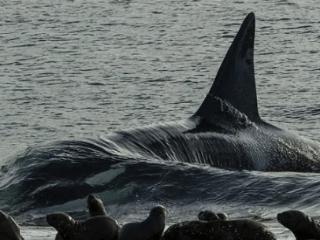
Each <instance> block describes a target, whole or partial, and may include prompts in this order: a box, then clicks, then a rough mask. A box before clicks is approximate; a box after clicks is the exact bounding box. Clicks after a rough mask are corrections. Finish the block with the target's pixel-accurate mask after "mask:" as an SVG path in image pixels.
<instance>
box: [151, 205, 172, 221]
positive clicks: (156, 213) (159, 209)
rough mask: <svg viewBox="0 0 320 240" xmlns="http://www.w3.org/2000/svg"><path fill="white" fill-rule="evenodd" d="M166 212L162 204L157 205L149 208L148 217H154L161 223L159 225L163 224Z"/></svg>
mask: <svg viewBox="0 0 320 240" xmlns="http://www.w3.org/2000/svg"><path fill="white" fill-rule="evenodd" d="M166 212H167V210H166V208H165V207H164V206H161V205H158V206H156V207H154V208H152V209H151V210H150V213H149V217H148V219H156V220H157V221H159V222H160V223H161V225H164V224H165V219H166Z"/></svg>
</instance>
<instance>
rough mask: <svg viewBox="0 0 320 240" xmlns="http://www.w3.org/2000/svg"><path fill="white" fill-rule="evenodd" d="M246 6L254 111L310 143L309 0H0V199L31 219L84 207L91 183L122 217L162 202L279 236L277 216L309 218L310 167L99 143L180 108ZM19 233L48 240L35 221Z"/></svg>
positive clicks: (315, 187)
mask: <svg viewBox="0 0 320 240" xmlns="http://www.w3.org/2000/svg"><path fill="white" fill-rule="evenodd" d="M250 11H254V12H255V13H256V16H257V31H256V57H255V63H256V80H257V82H256V84H257V94H258V100H259V110H260V115H261V116H262V118H263V119H264V120H266V121H268V122H271V123H272V124H274V125H276V126H279V127H281V128H284V129H288V130H290V131H293V132H295V133H298V134H299V135H302V136H305V137H307V138H310V139H312V140H315V141H319V140H320V132H319V129H320V120H319V116H320V104H319V95H320V64H319V63H320V62H319V51H320V17H319V16H320V6H319V4H318V2H317V0H307V1H302V0H301V1H298V0H295V1H289V0H278V1H276V0H271V1H212V0H199V1H189V2H187V1H151V2H150V1H144V0H141V1H130V0H129V1H99V0H96V1H78V0H75V1H47V0H42V1H32V0H28V1H0V13H1V14H0V43H1V44H0V53H1V55H0V56H1V60H0V112H1V114H0V136H1V143H0V151H1V156H0V166H1V165H2V166H4V167H3V169H2V171H1V172H0V204H1V209H4V210H6V211H9V212H10V213H12V214H13V215H14V216H16V217H17V219H18V220H19V222H21V223H25V224H36V225H42V224H43V219H42V217H43V216H44V215H45V214H46V213H48V212H52V211H68V212H71V213H72V214H73V215H74V216H76V217H84V216H85V214H86V213H85V212H84V208H85V197H86V196H87V194H89V193H91V192H94V193H96V194H98V195H99V196H100V197H101V198H103V200H104V201H105V203H106V205H107V206H108V210H109V212H110V214H111V215H112V216H114V217H116V218H117V219H119V222H121V223H124V222H129V221H132V220H137V219H141V218H143V217H144V216H145V215H146V214H147V212H148V209H150V207H151V206H153V205H154V204H157V203H161V204H163V205H165V206H167V207H168V209H169V216H168V223H169V224H170V223H174V222H177V221H181V220H185V219H194V218H195V217H196V215H197V213H198V212H199V211H200V210H203V209H211V210H214V211H225V212H227V213H228V214H229V215H230V216H231V217H250V218H254V219H257V220H258V221H261V222H263V223H265V224H267V225H268V226H270V227H271V230H272V231H273V232H274V233H275V234H277V236H278V237H279V239H292V236H291V235H290V233H288V232H287V231H286V230H285V229H284V228H281V226H280V225H279V224H278V223H277V222H276V220H275V216H276V213H278V212H280V211H283V210H287V209H292V208H295V209H300V210H303V211H305V212H306V213H309V214H311V215H312V216H317V217H318V216H320V204H319V201H318V199H319V196H320V191H319V190H320V175H319V174H317V173H292V172H285V173H271V172H267V173H266V172H258V171H228V170H222V169H217V168H212V167H208V166H203V165H195V164H193V165H191V164H181V163H174V162H169V163H168V162H162V161H159V160H158V159H148V158H145V157H143V156H140V155H135V154H133V153H132V152H126V151H125V150H123V151H117V152H113V151H110V148H108V144H107V143H106V141H105V139H106V136H107V135H108V134H109V133H110V132H113V131H117V130H124V129H128V128H134V127H138V126H145V125H148V124H154V123H155V124H156V123H159V122H160V123H162V122H168V121H176V120H181V119H185V118H187V117H189V116H191V115H192V114H193V113H194V111H195V110H197V108H198V107H199V105H200V104H201V102H202V100H203V99H204V97H205V95H206V94H207V92H208V90H209V88H210V86H211V83H212V81H211V79H213V78H214V76H215V74H216V72H217V69H218V67H219V65H220V63H221V61H222V59H223V57H224V54H225V52H226V51H227V49H228V47H229V45H230V43H231V41H232V38H233V36H234V35H235V34H236V32H237V30H238V28H239V25H240V23H241V22H242V20H243V18H244V17H245V15H246V14H247V13H248V12H250ZM62 141H63V142H62ZM106 158H107V159H108V161H105V159H106ZM24 233H25V234H26V238H27V239H32V240H34V239H38V238H37V236H40V235H41V237H39V239H50V238H51V239H52V232H51V231H50V230H48V229H40V230H39V229H34V228H26V229H24ZM50 234H51V235H50Z"/></svg>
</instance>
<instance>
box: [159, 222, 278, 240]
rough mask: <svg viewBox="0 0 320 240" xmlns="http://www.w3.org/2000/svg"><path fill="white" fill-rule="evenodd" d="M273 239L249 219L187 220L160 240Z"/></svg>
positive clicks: (169, 229) (173, 226) (170, 229)
mask: <svg viewBox="0 0 320 240" xmlns="http://www.w3.org/2000/svg"><path fill="white" fill-rule="evenodd" d="M204 239H205V240H221V239H223V240H275V239H276V238H275V236H274V235H273V234H272V233H271V232H270V231H269V230H268V229H267V228H266V227H265V226H264V225H262V224H260V223H257V222H254V221H251V220H247V219H244V220H224V221H221V220H215V221H188V222H182V223H178V224H174V225H172V226H171V227H169V228H168V229H167V230H166V232H165V233H164V235H163V237H162V240H204Z"/></svg>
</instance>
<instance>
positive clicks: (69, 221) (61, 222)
mask: <svg viewBox="0 0 320 240" xmlns="http://www.w3.org/2000/svg"><path fill="white" fill-rule="evenodd" d="M47 222H48V224H49V225H50V226H52V227H54V228H55V229H57V230H58V231H60V230H62V229H65V228H66V227H68V226H72V225H74V224H75V220H74V219H73V218H72V217H71V216H69V215H68V214H65V213H52V214H48V215H47Z"/></svg>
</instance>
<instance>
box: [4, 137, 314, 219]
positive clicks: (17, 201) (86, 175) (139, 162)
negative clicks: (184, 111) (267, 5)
mask: <svg viewBox="0 0 320 240" xmlns="http://www.w3.org/2000/svg"><path fill="white" fill-rule="evenodd" d="M111 146H112V144H111V143H108V142H106V141H104V140H83V141H63V142H55V143H52V144H49V145H45V146H37V147H34V148H28V149H27V150H26V151H25V152H23V153H21V154H19V155H18V156H17V157H16V158H14V159H12V160H11V161H9V162H8V163H7V166H6V171H2V172H1V173H0V204H1V206H2V209H3V210H5V211H8V212H9V213H11V214H13V215H15V216H17V215H23V214H26V213H28V212H33V213H37V212H38V213H39V212H41V213H42V214H45V213H48V212H50V211H53V210H58V209H60V211H61V210H63V211H68V212H77V211H79V212H81V211H83V206H84V205H83V201H84V199H85V198H86V197H87V195H88V194H90V193H96V194H98V195H99V196H100V197H101V198H102V199H103V200H104V202H106V203H107V204H108V205H113V204H114V205H117V204H122V205H125V204H134V203H140V204H142V203H144V204H148V203H151V202H158V203H163V204H165V205H172V206H175V205H181V204H183V205H192V204H194V203H199V202H201V204H215V205H230V206H231V205H232V206H234V207H235V206H238V207H240V206H244V205H245V206H249V207H253V206H264V207H270V208H275V209H279V208H281V209H282V208H287V207H290V208H303V209H306V210H308V209H309V210H310V211H313V212H314V211H316V209H317V208H318V207H319V201H318V199H319V197H320V191H319V190H320V180H319V179H320V178H319V174H316V173H293V172H281V173H274V172H258V171H229V170H223V169H219V168H213V167H209V166H206V165H200V164H189V163H180V162H172V161H170V162H168V161H161V160H159V159H155V158H143V157H142V156H132V155H131V154H129V153H128V152H127V151H123V152H121V150H120V149H117V151H116V150H115V148H114V147H111ZM119 150H120V151H119ZM81 214H83V213H81ZM81 214H80V215H81Z"/></svg>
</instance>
